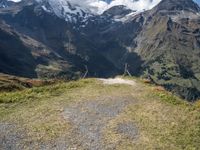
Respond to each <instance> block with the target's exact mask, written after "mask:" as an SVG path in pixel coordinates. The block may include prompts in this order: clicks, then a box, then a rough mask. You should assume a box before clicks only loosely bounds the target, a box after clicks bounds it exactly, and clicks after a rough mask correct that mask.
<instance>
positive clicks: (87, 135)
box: [63, 97, 137, 150]
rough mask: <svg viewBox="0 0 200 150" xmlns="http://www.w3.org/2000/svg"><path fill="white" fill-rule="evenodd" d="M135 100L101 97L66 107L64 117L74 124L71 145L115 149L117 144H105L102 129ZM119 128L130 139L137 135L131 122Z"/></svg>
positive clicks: (84, 147) (85, 147)
mask: <svg viewBox="0 0 200 150" xmlns="http://www.w3.org/2000/svg"><path fill="white" fill-rule="evenodd" d="M134 102H135V100H133V99H132V98H131V97H101V98H99V99H97V100H91V101H87V102H83V103H79V104H76V105H73V106H71V107H69V108H66V109H65V111H64V114H63V115H64V118H65V119H66V120H68V121H70V122H71V123H72V124H73V126H74V129H73V130H74V133H73V134H71V135H72V136H71V137H70V140H71V142H72V143H69V145H72V147H73V148H75V149H79V147H81V148H83V149H88V150H103V149H114V148H115V145H105V144H104V142H103V135H102V131H103V129H104V128H105V127H106V125H107V123H108V122H109V121H110V120H111V119H113V118H115V117H116V116H117V115H119V114H120V113H121V112H122V111H123V110H124V109H125V108H126V107H127V106H128V105H129V104H132V103H134ZM117 130H118V131H119V133H120V134H124V135H125V136H127V137H128V138H130V139H133V138H134V137H136V135H137V128H136V127H135V126H134V125H133V124H131V123H130V124H119V127H118V129H117Z"/></svg>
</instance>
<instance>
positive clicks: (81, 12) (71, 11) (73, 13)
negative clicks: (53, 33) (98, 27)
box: [37, 0, 92, 23]
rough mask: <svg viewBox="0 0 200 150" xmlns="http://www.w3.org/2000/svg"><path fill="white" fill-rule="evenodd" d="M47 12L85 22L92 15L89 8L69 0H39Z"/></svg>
mask: <svg viewBox="0 0 200 150" xmlns="http://www.w3.org/2000/svg"><path fill="white" fill-rule="evenodd" d="M37 2H39V3H40V4H41V7H42V8H43V9H44V11H46V12H51V13H54V14H55V15H56V16H58V17H60V18H62V19H64V20H66V21H70V22H74V23H76V22H78V21H80V22H84V21H86V20H87V18H88V17H90V16H92V13H91V11H90V10H89V9H87V8H85V7H82V6H79V5H78V4H74V3H71V2H70V1H68V0H56V1H55V0H37Z"/></svg>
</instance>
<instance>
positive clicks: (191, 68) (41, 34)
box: [0, 0, 200, 101]
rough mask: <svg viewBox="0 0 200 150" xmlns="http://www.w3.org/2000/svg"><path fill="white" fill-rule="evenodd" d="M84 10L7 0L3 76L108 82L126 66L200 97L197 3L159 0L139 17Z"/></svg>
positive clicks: (62, 0) (122, 9) (45, 1)
mask: <svg viewBox="0 0 200 150" xmlns="http://www.w3.org/2000/svg"><path fill="white" fill-rule="evenodd" d="M109 2H110V1H109ZM109 2H108V3H109ZM81 4H82V3H80V4H77V3H76V4H75V3H73V1H68V0H59V1H52V0H39V1H38V0H37V1H36V0H22V1H20V2H19V3H13V2H10V1H7V0H4V1H2V4H1V5H2V7H1V8H0V72H1V73H6V74H10V75H16V76H21V77H28V78H40V79H41V78H42V79H49V78H50V79H52V78H59V79H65V80H71V79H78V78H80V77H82V76H83V75H84V74H85V72H87V71H88V74H87V75H88V77H103V78H105V77H113V76H116V75H121V74H123V72H124V66H125V64H128V70H129V72H130V73H131V74H132V75H134V76H141V77H146V78H151V79H152V81H153V82H154V83H155V84H157V85H161V86H163V87H164V88H165V89H167V90H169V91H171V92H173V93H175V94H178V95H179V96H180V97H181V98H183V99H187V100H188V101H195V100H197V99H199V98H200V73H199V72H200V67H199V66H200V61H199V60H200V32H199V28H200V8H199V6H198V5H197V4H196V3H195V2H194V1H193V0H179V1H173V0H162V1H161V2H160V3H159V4H158V5H157V6H155V7H154V8H152V9H150V10H145V11H144V10H143V11H139V12H138V11H136V10H132V9H129V8H128V7H126V6H121V5H120V6H114V7H111V8H108V9H106V10H105V11H104V12H103V13H102V14H95V13H93V12H92V11H90V9H87V8H86V7H84V6H81Z"/></svg>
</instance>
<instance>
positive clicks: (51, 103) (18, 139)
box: [0, 78, 200, 150]
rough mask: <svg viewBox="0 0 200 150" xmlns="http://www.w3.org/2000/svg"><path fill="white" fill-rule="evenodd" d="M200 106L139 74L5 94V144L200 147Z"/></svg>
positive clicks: (1, 120)
mask: <svg viewBox="0 0 200 150" xmlns="http://www.w3.org/2000/svg"><path fill="white" fill-rule="evenodd" d="M199 138H200V105H199V103H198V102H197V103H193V104H190V103H188V102H183V101H182V100H181V99H179V98H177V97H175V96H173V95H172V94H171V93H169V92H166V91H165V90H164V89H163V88H162V87H158V86H154V85H151V84H148V83H147V81H145V82H144V81H143V80H141V79H137V78H116V79H95V78H91V79H84V80H79V81H73V82H62V83H57V84H53V85H51V86H43V87H35V88H32V89H25V90H22V91H16V92H3V93H2V92H1V93H0V149H4V150H7V149H15V150H21V149H45V150H48V149H49V150H50V149H92V150H95V149H96V150H97V149H117V150H124V149H131V150H134V149H137V150H140V149H141V150H143V149H174V150H176V149H177V150H179V149H186V150H190V149H198V148H199V147H200V143H199Z"/></svg>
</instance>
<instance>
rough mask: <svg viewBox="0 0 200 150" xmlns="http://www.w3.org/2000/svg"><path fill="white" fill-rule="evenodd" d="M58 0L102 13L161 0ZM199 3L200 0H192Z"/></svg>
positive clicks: (134, 8)
mask: <svg viewBox="0 0 200 150" xmlns="http://www.w3.org/2000/svg"><path fill="white" fill-rule="evenodd" d="M9 1H15V2H18V1H21V0H9ZM55 1H56V0H55ZM60 1H71V2H72V3H75V4H78V5H81V6H85V7H87V8H89V9H91V10H92V11H93V12H96V13H99V14H101V13H103V12H104V11H105V10H106V9H108V8H111V7H113V6H116V5H125V6H127V7H128V8H130V9H133V10H137V11H142V10H144V9H145V10H148V9H151V8H153V7H154V6H155V5H157V4H158V3H159V2H160V1H161V0H138V1H136V0H60ZM194 1H195V2H197V3H198V4H199V5H200V0H194Z"/></svg>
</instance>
